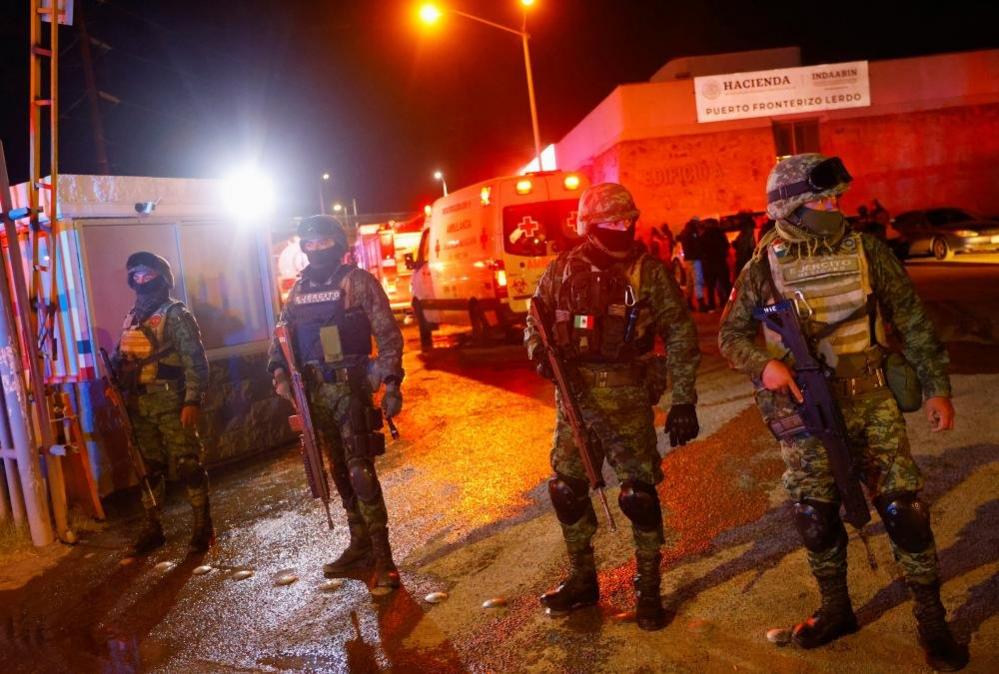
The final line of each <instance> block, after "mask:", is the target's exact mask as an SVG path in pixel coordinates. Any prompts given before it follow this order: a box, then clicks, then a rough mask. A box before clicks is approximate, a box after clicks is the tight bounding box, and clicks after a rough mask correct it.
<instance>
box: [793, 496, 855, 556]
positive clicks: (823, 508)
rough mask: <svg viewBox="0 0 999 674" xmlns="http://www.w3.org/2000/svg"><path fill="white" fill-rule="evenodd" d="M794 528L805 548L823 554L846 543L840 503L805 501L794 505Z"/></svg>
mask: <svg viewBox="0 0 999 674" xmlns="http://www.w3.org/2000/svg"><path fill="white" fill-rule="evenodd" d="M794 526H795V527H797V528H798V533H799V534H800V535H801V540H802V542H803V543H804V544H805V547H806V548H808V549H809V550H811V551H812V552H822V551H824V550H828V549H829V548H832V547H834V546H836V545H838V544H841V543H845V542H846V528H845V527H844V526H843V520H842V519H840V516H839V504H838V503H825V502H823V501H811V500H804V501H799V502H798V503H795V504H794Z"/></svg>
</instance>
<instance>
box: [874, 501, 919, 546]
mask: <svg viewBox="0 0 999 674" xmlns="http://www.w3.org/2000/svg"><path fill="white" fill-rule="evenodd" d="M875 505H876V506H877V508H878V513H879V514H880V515H881V521H882V522H884V523H885V530H886V531H887V532H888V536H889V537H891V540H892V541H893V542H894V543H895V545H897V546H898V547H900V548H902V549H903V550H905V551H906V552H923V551H924V550H926V549H927V548H929V547H930V546H931V545H933V530H932V529H931V528H930V509H929V508H928V507H926V504H925V503H923V502H922V501H920V500H919V496H918V495H917V494H916V493H915V492H901V493H895V494H883V495H882V496H881V497H880V498H878V500H877V503H876V504H875Z"/></svg>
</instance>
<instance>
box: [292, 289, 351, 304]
mask: <svg viewBox="0 0 999 674" xmlns="http://www.w3.org/2000/svg"><path fill="white" fill-rule="evenodd" d="M342 296H343V291H342V290H324V291H323V292H321V293H305V294H302V295H296V296H295V304H320V303H322V302H338V301H339V300H340V297H342Z"/></svg>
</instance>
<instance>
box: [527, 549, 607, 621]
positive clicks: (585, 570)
mask: <svg viewBox="0 0 999 674" xmlns="http://www.w3.org/2000/svg"><path fill="white" fill-rule="evenodd" d="M599 599H600V586H599V585H598V584H597V567H596V565H595V564H594V562H593V548H592V547H587V548H586V549H585V550H582V551H580V552H570V553H569V576H568V577H567V578H566V579H565V580H563V581H562V583H561V584H559V586H558V587H556V588H555V589H554V590H549V591H548V592H545V593H544V594H543V595H541V605H542V606H544V607H545V608H546V609H548V615H551V616H559V615H564V614H566V613H569V612H570V611H575V610H576V609H579V608H583V607H586V606H593V605H594V604H596V603H597V601H598V600H599Z"/></svg>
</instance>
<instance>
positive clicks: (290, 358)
mask: <svg viewBox="0 0 999 674" xmlns="http://www.w3.org/2000/svg"><path fill="white" fill-rule="evenodd" d="M274 336H275V337H277V340H278V344H280V345H281V353H282V354H284V359H285V362H287V364H288V379H289V381H290V383H291V395H292V398H293V399H294V403H295V409H296V411H297V412H298V414H295V415H292V416H291V417H289V418H288V423H289V425H290V426H291V429H292V430H293V431H298V433H299V440H300V441H301V446H302V462H303V463H304V464H305V479H306V480H307V481H308V483H309V490H310V491H311V492H312V497H313V498H318V499H321V500H322V502H323V508H325V509H326V523H327V524H329V527H330V529H332V528H333V517H332V515H330V485H329V481H328V480H327V478H326V467H325V466H324V465H323V455H322V454H321V453H320V450H319V443H318V442H317V441H316V431H315V427H314V426H313V425H312V414H311V412H310V411H309V399H308V396H306V393H305V381H304V380H303V379H302V373H301V372H300V371H299V369H298V365H296V363H295V350H294V349H293V348H292V346H291V344H292V336H291V326H289V325H288V324H287V323H278V324H277V327H275V328H274Z"/></svg>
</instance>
